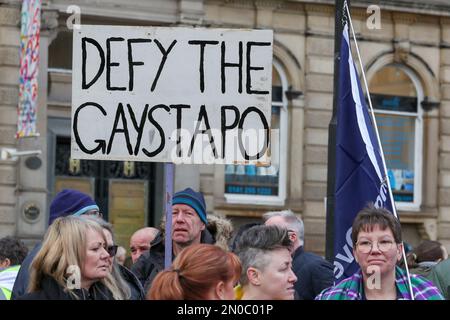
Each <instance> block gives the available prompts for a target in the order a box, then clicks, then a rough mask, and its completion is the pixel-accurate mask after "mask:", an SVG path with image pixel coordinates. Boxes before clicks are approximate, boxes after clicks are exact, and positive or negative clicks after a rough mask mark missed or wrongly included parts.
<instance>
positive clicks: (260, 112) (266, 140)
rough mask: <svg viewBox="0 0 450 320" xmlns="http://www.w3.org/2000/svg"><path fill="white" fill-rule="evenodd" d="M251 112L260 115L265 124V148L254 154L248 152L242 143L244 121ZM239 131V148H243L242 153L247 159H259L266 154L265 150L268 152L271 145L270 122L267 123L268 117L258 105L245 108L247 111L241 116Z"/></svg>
mask: <svg viewBox="0 0 450 320" xmlns="http://www.w3.org/2000/svg"><path fill="white" fill-rule="evenodd" d="M250 112H256V113H257V114H258V115H259V117H260V118H261V122H262V124H263V127H264V131H265V137H264V138H265V139H264V142H265V143H264V145H263V148H262V150H261V151H260V152H258V153H257V154H256V155H254V156H250V155H248V154H247V151H246V150H245V148H244V146H243V144H242V131H243V127H244V121H245V117H246V116H247V115H248V114H249V113H250ZM238 128H239V132H238V137H239V138H238V140H239V148H240V149H241V154H242V155H243V156H244V159H245V160H258V159H259V158H261V157H262V156H263V154H264V152H266V150H267V148H268V147H269V124H268V123H267V120H266V117H265V116H264V113H262V111H261V110H259V109H258V108H256V107H249V108H247V109H245V111H244V112H243V113H242V116H241V120H240V121H239V127H238Z"/></svg>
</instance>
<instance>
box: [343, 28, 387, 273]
mask: <svg viewBox="0 0 450 320" xmlns="http://www.w3.org/2000/svg"><path fill="white" fill-rule="evenodd" d="M339 68H340V73H339V96H338V114H337V135H336V184H335V208H334V266H335V277H336V280H342V279H344V278H346V277H349V276H351V275H352V274H353V273H355V272H356V271H357V269H358V265H357V264H356V262H355V260H354V258H353V253H352V248H353V244H352V239H351V232H352V229H351V227H352V224H353V220H354V218H355V217H356V215H357V214H358V212H359V211H360V210H361V209H363V208H364V207H366V206H367V204H368V203H373V204H374V205H375V207H384V208H386V209H388V210H389V211H391V212H392V204H391V201H390V197H389V189H388V188H389V186H388V183H387V177H386V175H385V172H386V171H385V170H384V166H383V161H382V157H383V154H382V153H381V149H380V146H379V145H378V140H377V137H376V132H375V129H374V127H373V124H372V119H371V116H370V114H369V109H368V108H367V105H366V102H365V98H364V95H363V92H362V90H361V84H360V81H359V78H358V73H357V71H356V68H355V65H354V63H353V58H352V54H351V49H350V41H349V37H348V26H347V25H346V26H345V27H344V31H343V35H342V41H341V61H340V66H339Z"/></svg>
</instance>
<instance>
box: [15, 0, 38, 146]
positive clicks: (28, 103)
mask: <svg viewBox="0 0 450 320" xmlns="http://www.w3.org/2000/svg"><path fill="white" fill-rule="evenodd" d="M40 28H41V0H23V4H22V15H21V32H20V82H19V83H20V87H19V105H18V110H17V113H18V121H17V133H16V138H23V137H30V136H37V135H39V134H38V133H37V132H36V115H37V97H38V68H39V39H40Z"/></svg>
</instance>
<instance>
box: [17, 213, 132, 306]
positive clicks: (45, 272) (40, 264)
mask: <svg viewBox="0 0 450 320" xmlns="http://www.w3.org/2000/svg"><path fill="white" fill-rule="evenodd" d="M106 246H107V244H106V239H105V235H104V234H103V229H102V227H101V226H100V225H99V224H98V223H97V222H95V221H93V220H91V219H85V218H82V217H76V216H67V217H62V218H58V219H56V220H55V221H54V222H53V224H52V225H51V226H50V227H49V229H48V230H47V232H46V234H45V237H44V242H43V244H42V248H41V249H40V250H39V252H38V254H37V255H36V257H35V258H34V259H33V262H32V264H31V275H30V284H29V287H28V292H29V293H27V294H25V295H24V296H21V297H20V298H19V299H20V300H29V299H32V300H47V299H50V300H73V299H76V300H88V299H92V300H122V299H125V298H127V297H124V295H123V292H122V291H121V290H119V287H118V285H117V283H116V281H115V280H114V278H113V277H112V276H111V273H110V269H109V267H110V266H109V264H110V263H109V261H108V259H109V253H108V251H107V249H106Z"/></svg>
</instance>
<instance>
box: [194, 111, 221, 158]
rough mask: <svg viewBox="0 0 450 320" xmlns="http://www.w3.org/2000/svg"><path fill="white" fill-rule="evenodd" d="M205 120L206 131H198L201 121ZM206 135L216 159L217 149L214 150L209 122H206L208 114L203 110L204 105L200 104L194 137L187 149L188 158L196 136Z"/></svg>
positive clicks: (214, 145)
mask: <svg viewBox="0 0 450 320" xmlns="http://www.w3.org/2000/svg"><path fill="white" fill-rule="evenodd" d="M203 119H205V120H204V121H205V127H206V129H204V130H200V129H199V128H200V124H201V123H202V120H203ZM205 133H206V134H207V135H208V137H209V144H210V145H211V149H212V151H213V154H214V158H216V159H217V150H216V149H217V148H216V144H215V143H214V137H213V135H212V133H211V127H210V125H209V120H208V114H207V113H206V109H205V105H204V104H202V105H201V107H200V112H199V113H198V119H197V125H196V126H195V131H194V135H193V136H192V139H191V146H190V148H189V151H188V157H190V156H191V155H192V150H193V149H194V143H195V139H196V138H197V135H198V134H205Z"/></svg>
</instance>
